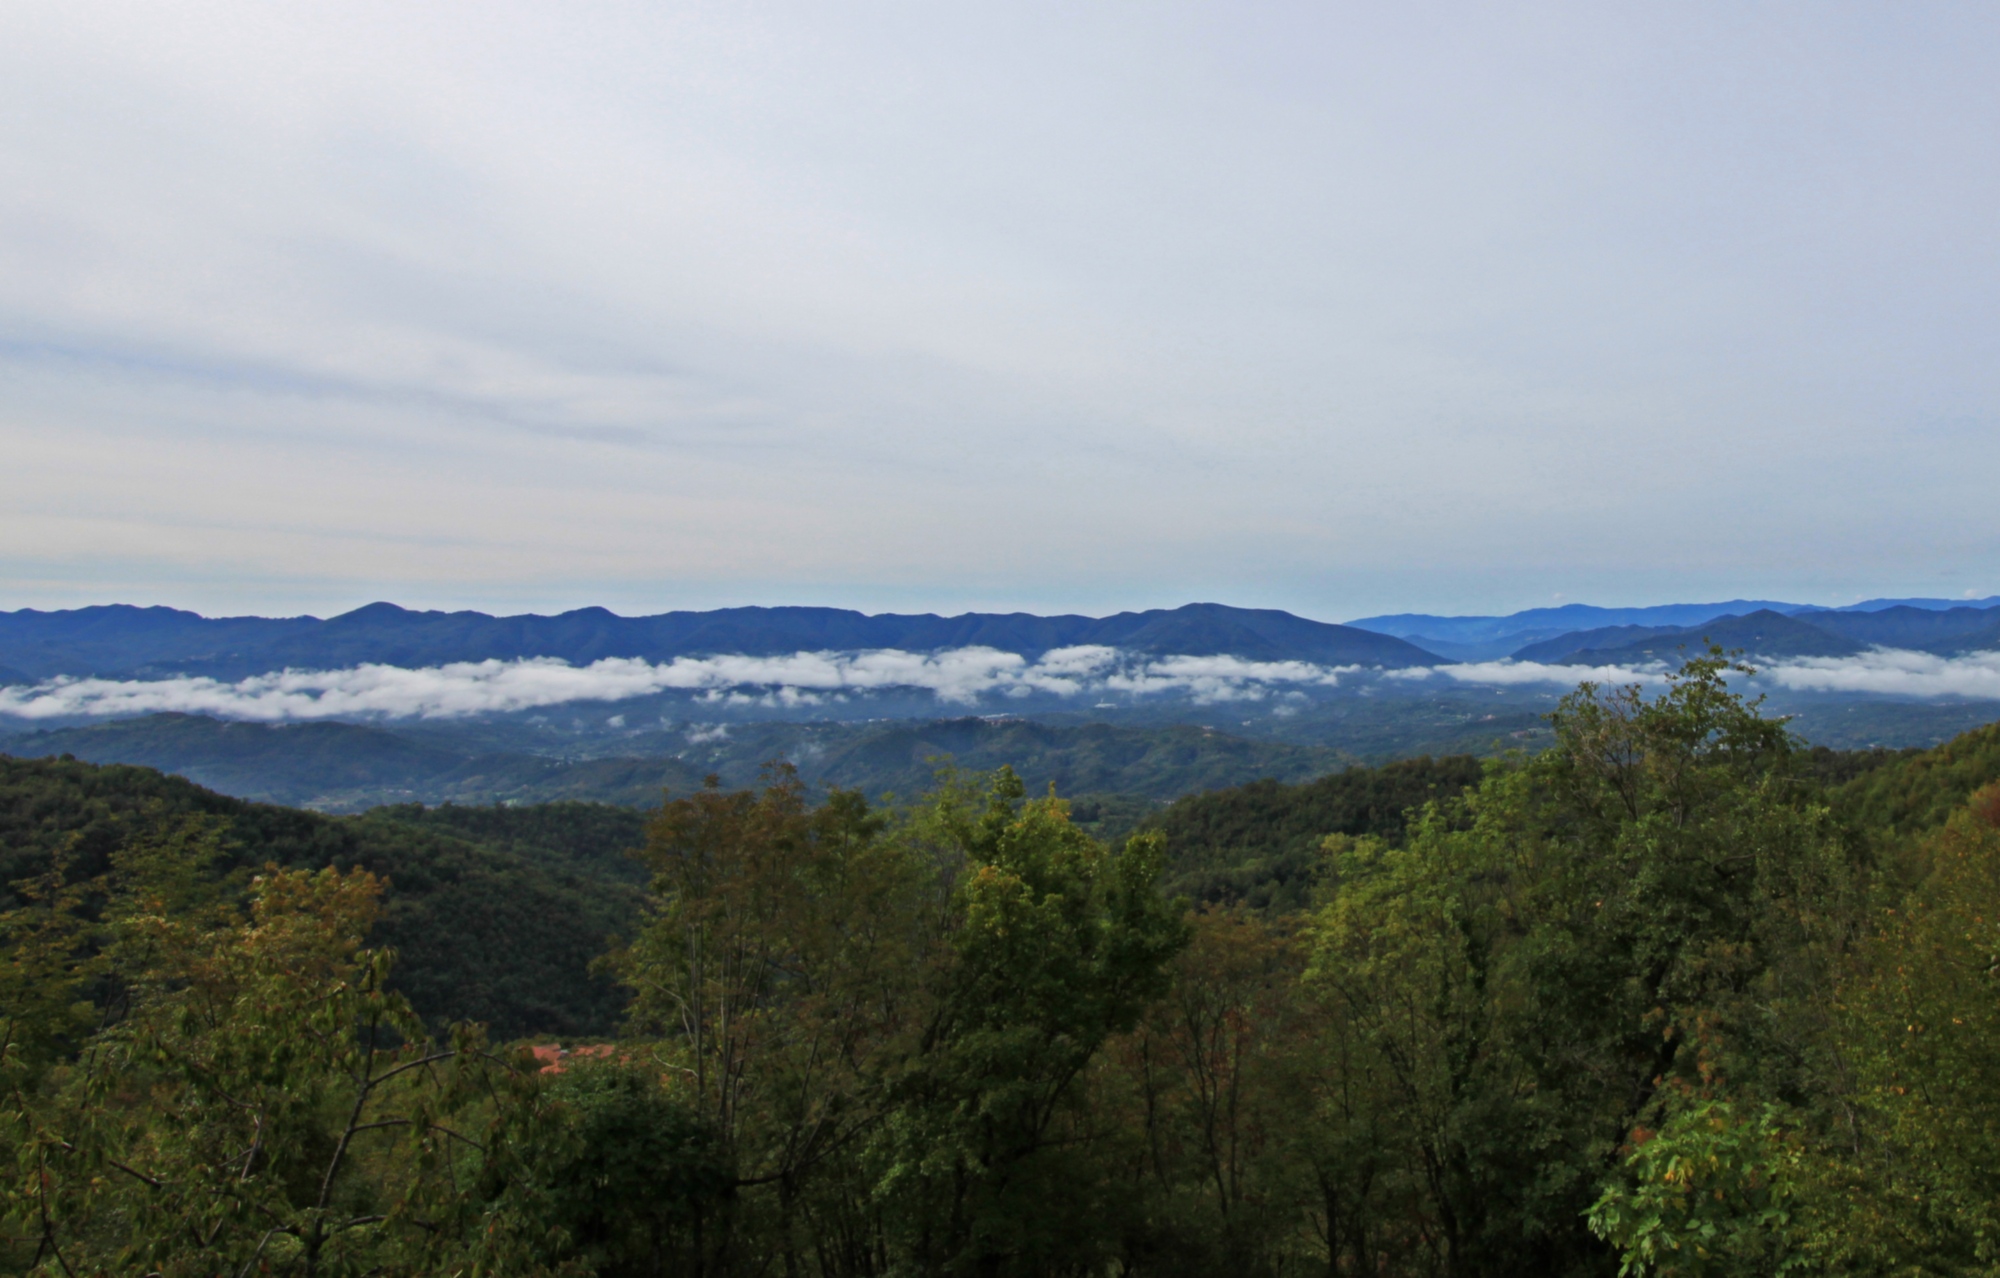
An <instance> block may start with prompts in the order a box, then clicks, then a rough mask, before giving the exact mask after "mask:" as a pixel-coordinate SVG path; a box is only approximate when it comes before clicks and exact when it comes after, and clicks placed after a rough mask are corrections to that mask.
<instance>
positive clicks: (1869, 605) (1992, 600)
mask: <svg viewBox="0 0 2000 1278" xmlns="http://www.w3.org/2000/svg"><path fill="white" fill-rule="evenodd" d="M1995 606H2000V595H1988V596H1986V598H1984V599H1864V600H1862V601H1861V602H1860V603H1854V604H1842V605H1841V606H1840V607H1838V608H1829V609H1826V611H1828V612H1881V611H1882V610H1884V609H1886V608H1921V609H1923V610H1924V611H1926V612H1943V611H1945V610H1947V609H1951V608H1992V607H1995ZM1800 611H1810V612H1818V611H1820V609H1818V608H1808V609H1801V610H1800Z"/></svg>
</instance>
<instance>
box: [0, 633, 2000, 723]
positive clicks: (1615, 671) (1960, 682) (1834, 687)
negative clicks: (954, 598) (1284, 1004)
mask: <svg viewBox="0 0 2000 1278" xmlns="http://www.w3.org/2000/svg"><path fill="white" fill-rule="evenodd" d="M1757 669H1758V672H1759V673H1758V678H1759V679H1760V680H1761V681H1764V682H1767V683H1770V684H1774V685H1776V686H1778V687H1780V688H1784V689H1787V690H1791V691H1799V692H1850V693H1878V694H1884V695H1891V696H1908V697H1940V696H1958V697H1977V698H1991V699H1994V700H2000V653H1996V652H1985V653H1976V654H1973V655H1971V656H1965V657H1933V656H1930V655H1928V654H1925V653H1920V652H1904V651H1889V650H1877V651H1874V652H1869V653H1865V654H1863V655H1861V656H1856V657H1836V658H1800V659H1794V660H1790V661H1784V662H1776V663H1771V664H1758V665H1757ZM1360 671H1361V667H1359V666H1321V665H1315V664H1313V663H1311V662H1305V661H1250V660H1245V659H1244V658H1241V657H1231V656H1203V657H1195V656H1165V657H1148V656H1144V655H1142V654H1136V653H1127V652H1123V651H1121V650H1119V649H1116V648H1109V647H1102V646H1080V647H1074V648H1059V649H1055V650H1053V651H1051V652H1048V653H1044V654H1043V655H1042V656H1041V657H1040V658H1039V659H1037V660H1034V661H1030V660H1028V659H1027V658H1025V657H1023V656H1021V655H1019V654H1017V653H1011V652H1001V651H999V650H997V649H993V648H955V649H948V650H945V651H941V652H935V653H917V652H904V651H900V650H897V649H877V650H873V651H865V652H796V653H792V654H790V655H788V656H777V657H747V656H718V657H680V658H676V659H675V660H673V661H670V662H663V663H660V664H657V665H656V664H653V663H650V662H647V661H643V660H639V659H637V658H629V657H611V658H606V659H605V660H602V661H598V662H593V663H592V664H590V665H587V666H572V665H569V664H567V663H565V662H563V661H560V660H557V659H554V658H535V659H532V660H526V661H476V662H475V661H465V662H454V663H451V664H449V665H442V666H428V667H424V668H421V669H406V668H403V667H400V666H385V665H364V666H356V667H353V668H351V669H346V670H285V671H279V672H274V673H270V674H262V675H257V676H254V677H252V678H249V679H241V680H237V681H235V682H224V681H222V680H217V679H207V678H179V679H156V680H117V679H84V678H69V677H64V678H59V679H54V680H50V681H48V682H46V683H41V684H36V685H34V686H32V687H11V688H0V715H9V716H14V717H18V718H24V719H57V718H69V717H75V716H96V717H109V716H116V715H135V714H151V713H157V712H161V711H180V712H184V713H193V714H213V715H218V716H221V717H224V718H232V719H253V720H263V721H277V720H285V719H338V718H363V717H371V716H380V717H388V718H407V717H418V718H452V717H459V716H465V715H476V714H492V713H501V712H506V711H514V710H528V709H534V708H536V707H541V706H554V705H561V704H564V703H566V702H574V701H624V700H629V699H631V698H633V697H643V696H650V695H653V694H655V693H662V692H685V693H689V694H691V695H693V697H694V698H695V700H696V701H698V702H700V703H702V704H706V705H714V706H733V707H750V706H758V707H763V708H767V709H802V708H808V707H812V706H821V705H827V704H829V703H835V702H841V701H846V700H848V699H849V698H851V697H854V696H862V695H867V694H870V693H877V692H887V691H892V690H897V691H909V690H916V691H927V692H930V693H932V694H933V695H934V696H936V698H937V699H938V700H939V701H941V702H944V703H947V704H956V705H970V704H973V703H974V702H976V701H978V700H979V699H980V698H981V697H986V696H1007V697H1026V696H1032V695H1035V694H1038V693H1040V694H1045V695H1053V696H1060V697H1083V696H1089V697H1093V698H1097V697H1102V696H1104V695H1106V694H1123V695H1124V696H1126V697H1148V696H1181V697H1186V698H1188V699H1189V700H1191V701H1193V702H1195V703H1196V704H1200V705H1210V704H1217V703H1222V702H1245V701H1250V702H1261V701H1272V702H1274V703H1276V704H1277V706H1278V708H1279V709H1280V710H1289V709H1292V708H1293V706H1294V705H1295V703H1296V702H1297V701H1298V700H1299V699H1300V698H1301V697H1302V695H1303V690H1310V689H1315V688H1319V689H1327V688H1334V687H1338V686H1339V685H1340V684H1341V681H1342V680H1343V678H1346V677H1348V676H1351V675H1354V674H1356V673H1359V672H1360ZM1379 677H1381V678H1383V679H1391V680H1397V681H1401V682H1406V683H1407V682H1415V681H1421V680H1438V679H1442V680H1447V681H1449V682H1452V683H1457V684H1465V685H1472V686H1481V687H1506V686H1512V685H1521V684H1549V685H1556V686H1562V687H1573V686H1575V685H1576V684H1578V683H1581V682H1584V681H1586V680H1588V681H1591V682H1595V683H1600V684H1629V683H1638V684H1643V685H1646V686H1649V687H1659V686H1661V685H1663V684H1664V683H1665V682H1666V677H1667V668H1666V667H1665V666H1664V665H1656V666H1647V667H1635V666H1551V665H1543V664H1541V663H1539V662H1532V661H1482V662H1467V663H1465V664H1462V665H1452V666H1438V667H1435V668H1425V667H1418V668H1413V669H1408V670H1385V671H1381V672H1379ZM1364 691H1365V689H1364ZM1093 704H1100V703H1097V702H1093ZM725 735H727V729H726V728H724V727H722V726H721V725H715V726H712V727H703V728H696V729H692V730H690V732H689V735H688V740H689V741H691V742H700V741H708V740H717V739H720V738H722V737H723V736H725Z"/></svg>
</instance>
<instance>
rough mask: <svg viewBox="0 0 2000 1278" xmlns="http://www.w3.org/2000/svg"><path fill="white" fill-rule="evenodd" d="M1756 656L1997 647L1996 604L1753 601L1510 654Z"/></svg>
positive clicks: (1550, 658) (1614, 658) (1547, 657)
mask: <svg viewBox="0 0 2000 1278" xmlns="http://www.w3.org/2000/svg"><path fill="white" fill-rule="evenodd" d="M1711 643H1715V644H1720V645H1721V646H1722V647H1724V648H1725V649H1730V650H1737V649H1740V650H1742V651H1743V652H1746V653H1749V654H1751V655H1752V656H1757V657H1765V658H1771V657H1851V656H1853V655H1855V654H1857V653H1861V652H1866V651H1867V650H1868V649H1870V648H1903V649H1910V650H1913V651H1917V652H1928V653H1933V654H1935V655H1938V656H1956V655H1958V654H1960V653H1967V652H1988V651H1992V650H1993V649H1996V648H2000V606H1996V607H1990V608H1967V607H1960V608H1947V609H1931V608H1919V607H1914V606H1912V605H1909V604H1897V605H1895V606H1893V607H1889V608H1882V609H1879V610H1876V611H1873V612H1849V611H1840V612H1835V611H1831V610H1820V611H1815V612H1804V613H1795V614H1793V615H1790V616H1787V615H1786V614H1784V613H1782V612H1779V611H1777V610H1776V609H1772V608H1760V609H1758V610H1756V611H1754V612H1750V613H1747V614H1744V615H1741V616H1723V617H1714V618H1711V619H1709V620H1707V621H1704V622H1702V623H1700V624H1698V625H1693V626H1643V625H1624V626H1605V627H1601V628H1599V629H1596V630H1583V631H1577V632H1574V633H1571V634H1565V635H1559V636H1557V637H1556V638H1553V639H1545V640H1542V641H1540V642H1538V643H1531V644H1528V645H1526V646H1525V647H1522V648H1518V649H1516V650H1515V651H1513V652H1511V653H1509V654H1508V655H1509V656H1511V657H1513V658H1514V659H1515V660H1517V661H1539V662H1543V663H1545V664H1547V665H1558V666H1579V665H1587V666H1598V665H1635V664H1642V663H1645V662H1649V661H1670V660H1673V659H1674V658H1675V656H1676V655H1677V654H1678V653H1679V652H1680V650H1681V649H1683V648H1685V649H1688V650H1690V651H1700V650H1701V649H1703V648H1705V647H1706V646H1707V645H1708V644H1711Z"/></svg>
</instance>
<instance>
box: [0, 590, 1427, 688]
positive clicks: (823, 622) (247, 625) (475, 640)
mask: <svg viewBox="0 0 2000 1278" xmlns="http://www.w3.org/2000/svg"><path fill="white" fill-rule="evenodd" d="M1078 644H1103V645H1108V646H1112V647H1119V648H1124V649H1128V650H1131V651H1135V652H1142V653H1155V654H1186V655H1192V656H1210V655H1216V654H1225V653H1226V654H1229V655H1232V656H1237V657H1243V658H1248V659H1253V660H1268V661H1281V660H1282V661H1311V662H1320V663H1325V664H1330V665H1352V664H1360V665H1372V666H1392V667H1409V666H1425V665H1435V664H1437V663H1438V658H1437V657H1436V656H1434V655H1433V654H1431V653H1429V652H1425V651H1423V650H1422V649H1420V648H1417V647H1415V646H1413V645H1411V644H1408V643H1405V642H1404V641H1402V640H1400V639H1396V638H1393V637H1390V636H1385V635H1381V634H1376V633H1374V632H1371V631H1368V630H1365V629H1358V628H1355V627H1351V626H1339V625H1332V624H1330V623H1327V622H1320V621H1309V620H1307V619H1305V618H1303V617H1296V616H1293V615H1292V614H1291V613H1287V612H1279V611H1275V610H1272V609H1256V608H1231V607H1227V606H1225V605H1222V604H1188V605H1185V606H1184V607H1180V608H1174V609H1154V610H1150V611H1147V612H1123V613H1118V614H1116V615H1114V616H1110V617H1081V616H1055V617H1040V616H1034V615H1032V614H1028V613H1006V614H997V613H964V614H962V615H960V616H956V617H940V616H936V615H933V614H929V613H924V614H917V615H902V614H891V613H885V614H881V615H875V616H870V615H868V614H865V613H860V612H854V611H851V610H848V609H842V608H723V609H717V610H714V611H708V612H669V613H662V614H659V615H657V616H650V617H621V616H618V615H617V614H615V613H612V612H610V611H608V610H606V609H603V608H579V609H577V610H575V611H572V612H566V613H562V614H560V615H557V616H553V617H548V616H538V615H524V616H513V617H495V616H490V615H488V614H486V613H481V612H451V613H446V612H416V611H411V610H408V609H404V608H399V607H397V606H396V605H394V604H389V603H375V604H369V605H368V606H366V607H364V608H358V609H356V610H354V611H353V612H349V613H343V614H341V615H340V616H337V617H332V618H328V619H326V620H320V619H318V618H314V617H293V618H285V619H266V618H259V617H226V618H205V617H201V616H199V615H197V614H195V613H191V612H182V611H178V610H175V609H168V608H133V607H128V606H124V605H112V606H106V607H95V608H80V609H74V610H70V611H58V612H38V611H36V610H34V609H22V610H20V611H18V612H11V613H0V666H8V667H13V668H14V669H16V670H18V671H20V672H22V673H24V674H26V675H27V676H29V677H32V678H35V679H47V678H52V677H54V676H56V675H65V674H66V675H97V676H102V677H107V678H111V677H118V678H142V677H158V676H162V675H168V674H195V675H209V676H213V677H217V678H242V677H245V676H248V675H253V674H261V673H264V672H266V671H270V670H279V669H285V668H298V669H318V670H327V669H343V668H346V667H350V666H356V665H361V664H364V663H369V662H375V663H381V664H386V665H396V666H432V665H440V664H443V663H446V662H454V661H484V660H487V659H489V658H491V659H500V660H511V659H516V658H524V657H556V658H560V659H562V660H564V661H568V662H571V663H574V664H587V663H589V662H592V661H596V660H599V659H600V658H605V657H637V658H643V659H644V660H647V661H656V662H657V661H667V660H671V659H672V658H674V657H681V656H696V655H708V654H718V653H723V654H743V655H749V656H773V655H784V654H789V653H793V652H802V651H823V650H838V651H854V650H863V649H875V648H895V649H902V650H906V651H912V652H933V651H938V650H941V649H948V648H963V647H970V646H984V647H990V648H997V649H1000V650H1002V651H1005V652H1015V653H1020V654H1022V655H1024V656H1028V657H1031V658H1032V657H1036V656H1039V655H1041V654H1042V653H1044V652H1047V651H1049V650H1050V649H1053V648H1064V647H1070V646H1074V645H1078Z"/></svg>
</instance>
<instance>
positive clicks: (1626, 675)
mask: <svg viewBox="0 0 2000 1278" xmlns="http://www.w3.org/2000/svg"><path fill="white" fill-rule="evenodd" d="M1750 664H1751V665H1752V666H1753V667H1755V669H1756V670H1757V679H1758V681H1759V682H1762V683H1766V684H1772V685H1775V686H1777V687H1779V688H1783V689H1785V690H1787V691H1790V692H1848V693H1862V694H1876V695H1881V696H1896V697H1973V698H1979V699H1989V700H2000V652H1975V653H1969V654H1967V655H1965V656H1960V657H1938V656H1933V655H1931V654H1930V653H1927V652H1912V651H1909V650H1907V649H1900V648H1877V649H1874V650H1872V651H1869V652H1864V653H1861V654H1859V655H1858V656H1852V657H1793V658H1788V659H1784V660H1775V661H1759V660H1757V659H1756V658H1754V657H1753V658H1751V660H1750ZM1385 677H1387V678H1391V679H1404V680H1416V679H1432V678H1443V679H1450V680H1452V681H1454V682H1457V683H1469V684H1486V685H1511V684H1530V683H1552V684H1565V685H1575V684H1578V683H1582V682H1585V681H1586V680H1587V681H1589V682H1592V683H1607V684H1627V683H1637V684H1644V685H1648V686H1657V685H1661V684H1664V683H1665V682H1666V678H1667V667H1666V666H1664V665H1650V666H1549V665H1543V664H1541V663H1540V662H1535V661H1478V662H1466V663H1464V664H1462V665H1455V666H1439V667H1436V668H1435V669H1426V668H1417V669H1410V670H1392V671H1388V672H1386V673H1385Z"/></svg>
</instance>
